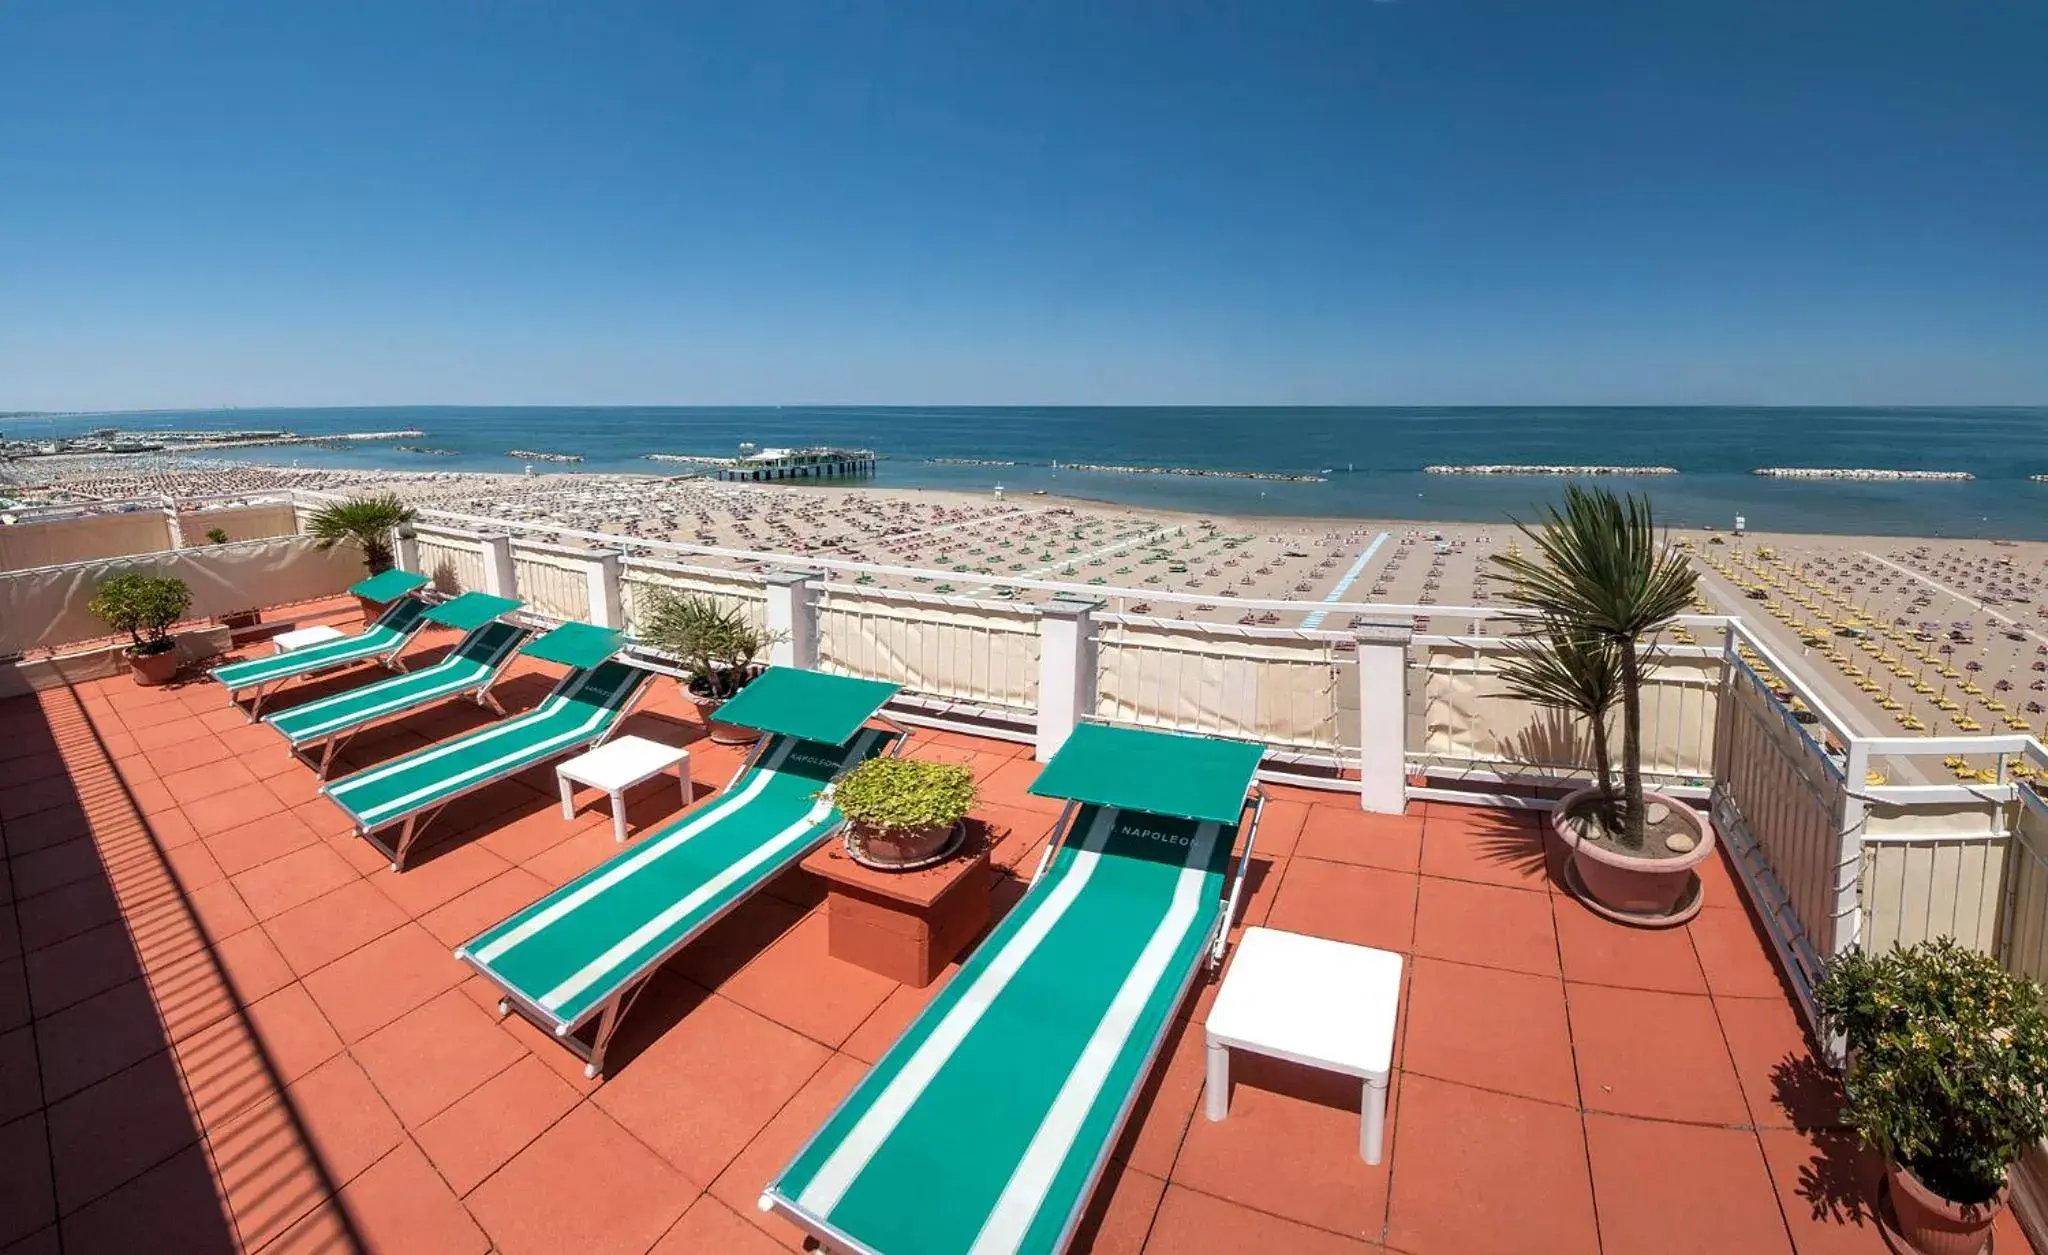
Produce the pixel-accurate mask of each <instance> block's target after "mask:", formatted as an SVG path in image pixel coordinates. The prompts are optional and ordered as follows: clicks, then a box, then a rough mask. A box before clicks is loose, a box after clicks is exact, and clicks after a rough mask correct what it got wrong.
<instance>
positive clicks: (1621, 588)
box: [1493, 485, 1699, 850]
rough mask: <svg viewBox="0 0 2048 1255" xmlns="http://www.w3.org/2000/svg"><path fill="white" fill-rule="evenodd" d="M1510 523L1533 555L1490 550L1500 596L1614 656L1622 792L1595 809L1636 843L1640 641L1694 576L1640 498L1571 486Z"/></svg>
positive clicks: (1686, 592)
mask: <svg viewBox="0 0 2048 1255" xmlns="http://www.w3.org/2000/svg"><path fill="white" fill-rule="evenodd" d="M1515 526H1516V527H1518V528H1520V529H1521V532H1522V534H1523V535H1525V536H1527V537H1528V538H1529V539H1530V541H1531V542H1532V543H1533V544H1534V546H1535V551H1536V552H1535V554H1534V555H1533V556H1532V555H1525V554H1520V553H1507V554H1495V555H1494V557H1493V561H1494V562H1495V563H1496V564H1498V565H1499V566H1500V567H1502V568H1503V569H1504V570H1506V571H1507V572H1508V573H1509V574H1510V575H1511V576H1512V577H1513V579H1514V586H1513V589H1512V591H1510V592H1509V593H1508V595H1507V599H1508V601H1510V602H1511V603H1513V604H1515V605H1519V606H1521V607H1523V608H1525V609H1529V610H1533V611H1535V612H1536V613H1537V614H1538V615H1539V616H1540V617H1541V618H1542V619H1543V620H1544V622H1545V624H1546V625H1563V626H1565V627H1566V628H1567V629H1568V630H1569V631H1570V632H1572V633H1583V634H1584V635H1586V636H1587V637H1590V638H1593V639H1597V640H1601V641H1605V642H1607V643H1608V644H1610V645H1611V646H1612V647H1613V649H1614V650H1615V652H1616V653H1617V655H1618V656H1619V667H1620V672H1621V713H1622V718H1621V783H1622V793H1621V796H1620V797H1618V798H1617V797H1612V796H1610V797H1609V798H1608V799H1607V801H1606V803H1605V804H1604V805H1603V806H1602V807H1601V813H1602V816H1603V818H1604V819H1605V821H1606V823H1607V827H1608V829H1609V830H1610V831H1612V832H1613V833H1615V834H1616V837H1617V839H1618V840H1619V842H1620V844H1622V845H1623V846H1626V847H1627V848H1629V849H1632V850H1640V849H1642V848H1643V755H1642V738H1643V699H1642V688H1643V676H1644V673H1645V672H1646V671H1647V670H1648V669H1649V665H1650V663H1651V660H1652V659H1651V654H1650V652H1649V651H1647V650H1646V649H1645V648H1644V646H1643V645H1642V641H1643V640H1644V638H1646V637H1649V636H1652V635H1654V634H1655V633H1656V632H1657V631H1658V630H1659V629H1660V628H1662V627H1663V626H1664V625H1665V624H1667V623H1669V622H1670V621H1671V620H1672V619H1673V618H1675V617H1677V616H1678V615H1680V614H1682V613H1684V612H1685V610H1686V608H1687V607H1688V606H1690V605H1691V604H1692V598H1693V590H1694V586H1695V585H1696V584H1697V583H1698V582H1699V576H1698V574H1697V573H1696V572H1695V571H1694V570H1693V569H1692V565H1691V564H1690V563H1689V562H1687V560H1686V558H1685V555H1684V554H1682V553H1680V552H1679V551H1678V550H1676V549H1674V548H1672V547H1671V546H1670V545H1668V544H1667V543H1665V538H1664V537H1663V536H1662V535H1660V534H1659V533H1658V531H1657V528H1656V523H1655V521H1654V519H1653V518H1652V517H1651V513H1650V502H1649V499H1648V498H1645V497H1637V496H1635V495H1633V494H1630V495H1628V496H1617V495H1616V494H1614V493H1612V492H1610V491H1608V490H1607V489H1604V488H1599V489H1586V488H1580V487H1578V486H1577V485H1573V486H1572V487H1570V488H1567V489H1566V490H1565V499H1564V508H1563V509H1562V510H1559V509H1558V508H1556V507H1554V506H1547V507H1545V508H1544V511H1543V518H1542V522H1541V524H1540V525H1539V526H1536V527H1531V526H1529V525H1527V524H1524V523H1520V522H1517V523H1516V524H1515Z"/></svg>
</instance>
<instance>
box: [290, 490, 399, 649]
mask: <svg viewBox="0 0 2048 1255" xmlns="http://www.w3.org/2000/svg"><path fill="white" fill-rule="evenodd" d="M414 513H415V511H414V510H413V508H412V507H411V506H409V505H407V504H405V503H404V502H403V501H400V500H399V499H398V494H397V493H390V492H387V493H385V494H384V495H382V496H379V497H352V498H350V499H349V500H347V501H337V502H335V503H334V504H332V505H326V506H322V507H320V509H319V511H318V512H317V513H315V514H314V515H313V517H312V519H311V520H309V521H308V523H307V530H308V531H309V532H310V533H311V534H312V536H313V538H314V539H315V540H317V541H318V542H319V547H320V548H321V549H332V548H334V547H335V546H336V545H352V546H354V547H355V548H356V549H357V550H359V551H360V552H361V553H362V555H363V565H364V566H366V567H368V568H369V570H370V574H372V575H381V574H382V573H384V572H385V571H388V570H390V569H391V562H392V550H391V533H392V532H393V531H395V530H396V529H398V528H400V527H403V526H405V525H406V524H408V523H410V522H412V520H413V516H414ZM356 600H357V601H359V602H361V603H362V608H363V618H364V620H365V621H368V620H370V619H373V618H375V617H376V616H377V614H378V613H379V612H380V611H381V610H382V609H383V607H382V606H379V605H378V604H377V603H376V602H373V601H370V600H368V599H367V598H362V597H359V598H357V599H356Z"/></svg>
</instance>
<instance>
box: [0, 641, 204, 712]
mask: <svg viewBox="0 0 2048 1255" xmlns="http://www.w3.org/2000/svg"><path fill="white" fill-rule="evenodd" d="M232 637H233V634H232V633H231V632H229V630H228V629H227V628H224V627H221V626H219V625H218V624H215V625H211V626H208V627H203V628H194V629H192V630H191V631H188V632H180V633H178V635H177V641H178V656H179V657H180V658H182V659H183V660H184V661H185V662H186V664H187V665H190V664H191V663H194V662H199V661H201V660H203V659H207V658H217V657H219V656H220V655H222V654H224V653H226V652H227V651H228V648H229V646H230V645H231V644H232V643H233V641H232ZM126 674H128V644H127V642H126V641H118V642H112V643H109V644H105V645H94V646H93V647H92V648H90V649H81V650H77V651H75V652H73V653H68V654H58V655H56V656H55V657H53V658H31V659H25V660H23V661H21V662H17V663H15V664H13V665H12V666H6V667H0V697H18V696H21V695H22V694H25V693H40V692H42V691H43V690H45V689H54V688H63V687H65V686H66V685H70V684H77V683H80V682H82V681H85V680H100V679H105V678H106V677H107V676H110V675H126ZM187 678H188V680H189V678H190V675H189V673H188V677H187Z"/></svg>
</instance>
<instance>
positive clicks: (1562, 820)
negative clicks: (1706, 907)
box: [1550, 788, 1714, 928]
mask: <svg viewBox="0 0 2048 1255" xmlns="http://www.w3.org/2000/svg"><path fill="white" fill-rule="evenodd" d="M1595 793H1596V790H1594V789H1591V788H1585V789H1578V790H1576V791H1574V792H1571V793H1568V794H1566V795H1565V796H1564V797H1563V798H1562V799H1561V800H1560V801H1559V802H1558V804H1557V808H1556V809H1555V810H1553V811H1551V812H1550V831H1551V835H1552V836H1554V837H1556V838H1557V839H1558V840H1559V841H1560V842H1562V843H1563V845H1564V848H1565V849H1566V850H1568V851H1570V852H1571V861H1570V862H1569V863H1568V864H1567V865H1566V868H1565V881H1566V884H1567V886H1568V887H1569V888H1570V889H1571V890H1572V892H1573V893H1574V894H1576V895H1578V897H1579V899H1580V900H1581V901H1583V902H1584V903H1585V904H1586V905H1587V906H1588V907H1590V908H1591V909H1592V910H1594V911H1596V912H1598V913H1599V914H1601V915H1604V916H1606V917H1607V918H1608V919H1611V920H1614V921H1616V922H1617V923H1623V924H1634V925H1636V926H1638V927H1644V928H1668V927H1670V926H1672V925H1674V924H1683V923H1685V922H1686V921H1687V920H1689V919H1691V918H1692V917H1693V916H1695V915H1697V914H1699V910H1700V906H1701V903H1702V901H1703V900H1704V898H1705V896H1706V893H1705V887H1704V886H1703V885H1702V884H1701V882H1700V878H1699V874H1698V873H1697V872H1696V871H1695V870H1694V869H1696V868H1697V867H1698V866H1699V865H1700V864H1701V863H1704V862H1706V861H1707V860H1708V859H1709V858H1712V857H1713V855H1714V825H1713V824H1711V823H1709V822H1708V821H1707V817H1706V816H1705V815H1703V814H1701V813H1700V812H1698V811H1696V810H1694V809H1692V808H1691V807H1690V806H1687V805H1686V804H1685V803H1683V802H1680V801H1678V800H1677V799H1675V798H1668V797H1665V796H1663V795H1662V794H1659V793H1653V792H1649V791H1647V790H1645V791H1644V793H1643V804H1644V805H1645V806H1648V805H1650V804H1651V803H1655V802H1661V803H1663V804H1664V805H1666V806H1668V807H1670V808H1671V813H1672V814H1674V815H1679V816H1682V817H1683V818H1684V819H1685V820H1686V821H1687V822H1688V823H1689V824H1690V825H1691V827H1692V830H1693V840H1694V844H1693V848H1692V849H1690V850H1688V851H1686V852H1685V853H1683V854H1667V855H1664V856H1663V857H1661V858H1660V857H1656V856H1654V855H1650V854H1647V853H1645V854H1639V855H1638V854H1626V853H1623V852H1621V851H1618V850H1611V849H1608V848H1607V847H1605V846H1600V845H1595V844H1593V843H1592V842H1590V841H1580V840H1579V836H1578V833H1577V832H1575V831H1574V830H1573V829H1572V827H1571V825H1570V824H1568V823H1567V822H1566V817H1567V816H1569V815H1570V814H1571V813H1572V811H1573V810H1574V809H1576V808H1577V807H1578V806H1579V805H1580V804H1581V803H1583V802H1585V801H1588V800H1590V799H1591V798H1592V797H1593V796H1594V794H1595Z"/></svg>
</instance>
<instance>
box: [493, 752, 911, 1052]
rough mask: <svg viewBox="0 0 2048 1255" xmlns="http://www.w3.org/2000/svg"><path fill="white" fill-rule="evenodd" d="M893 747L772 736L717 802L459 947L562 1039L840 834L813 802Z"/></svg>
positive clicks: (834, 818)
mask: <svg viewBox="0 0 2048 1255" xmlns="http://www.w3.org/2000/svg"><path fill="white" fill-rule="evenodd" d="M892 739H894V738H893V736H892V735H891V734H889V733H885V732H881V731H878V730H875V729H872V728H869V729H863V730H861V731H858V732H855V733H854V734H853V737H852V738H851V739H850V740H849V741H848V742H847V744H846V745H844V746H838V745H830V744H826V743H824V742H820V741H802V740H797V739H795V738H793V737H779V738H777V739H776V740H775V741H774V742H773V743H772V744H771V745H770V746H768V747H767V748H766V749H765V750H764V751H763V752H762V755H761V758H760V761H759V763H758V764H757V765H756V766H754V767H752V768H750V769H749V770H748V771H747V772H746V774H744V775H743V776H741V777H740V778H739V779H738V780H735V781H734V782H733V783H732V785H731V786H730V787H728V788H727V789H726V791H725V792H724V793H723V794H721V795H719V797H718V798H717V799H716V800H714V801H712V802H710V803H708V804H706V805H705V806H702V807H700V808H698V809H697V810H694V811H691V812H689V813H687V814H685V815H683V816H682V817H681V818H679V819H677V820H676V821H675V822H674V823H671V824H669V825H668V826H667V827H665V828H663V829H661V830H660V831H658V832H654V833H651V834H649V835H648V836H647V837H646V838H645V839H643V840H642V841H640V842H639V843H638V844H636V845H634V846H631V847H630V848H628V849H626V850H624V851H622V852H620V853H619V854H617V855H615V856H613V857H612V858H611V859H609V860H607V861H606V862H604V863H603V864H601V865H599V866H598V867H596V868H594V869H593V870H591V871H590V872H587V873H586V874H584V875H583V876H582V877H581V878H579V879H577V880H573V881H571V882H569V883H568V884H566V885H564V886H562V887H561V888H560V889H557V890H556V891H555V892H553V893H551V894H549V895H548V896H547V897H545V898H542V899H541V900H540V901H538V902H536V903H534V904H533V905H532V906H529V907H527V908H526V909H525V910H523V911H521V912H519V913H518V914H517V915H514V916H512V917H511V918H510V919H508V920H506V921H505V922H504V923H502V924H499V925H498V926H497V927H495V928H492V929H491V930H490V931H488V932H486V933H484V934H483V935H481V936H479V937H477V938H475V939H474V940H472V941H470V942H468V943H467V944H465V945H463V946H462V947H460V948H459V949H457V950H456V952H455V953H456V956H457V957H458V958H462V959H467V960H468V961H469V962H470V963H472V964H474V965H475V966H476V968H477V970H479V971H481V972H482V973H483V974H484V975H486V976H488V977H490V978H491V979H492V980H493V981H495V982H497V983H498V984H499V985H500V986H502V987H503V988H504V989H505V990H506V992H508V993H510V994H512V995H513V996H515V997H517V998H519V999H520V1000H521V1001H522V1002H524V1003H525V1004H526V1005H527V1006H529V1007H530V1008H532V1009H533V1010H534V1011H536V1012H538V1013H539V1014H540V1015H542V1016H544V1017H546V1019H547V1020H548V1021H550V1022H551V1024H552V1026H553V1027H554V1029H555V1031H556V1032H557V1033H567V1032H570V1031H572V1030H573V1029H575V1028H576V1027H577V1026H578V1025H580V1024H582V1023H583V1022H584V1021H586V1020H588V1019H589V1018H590V1017H591V1016H592V1015H594V1014H596V1013H597V1012H598V1011H600V1010H602V1009H603V1007H604V1004H605V1003H606V1002H608V1001H609V1000H610V999H611V998H612V997H613V996H614V995H615V994H617V993H618V992H619V991H620V990H622V989H626V988H629V987H631V986H632V985H633V983H634V982H636V981H637V980H639V979H640V978H641V977H642V976H644V975H645V974H646V973H647V970H648V969H649V968H651V967H653V966H655V965H656V964H658V963H660V962H661V961H662V959H663V958H665V957H666V956H668V955H669V954H671V953H673V952H674V951H675V950H676V949H677V948H678V947H680V946H681V945H682V944H683V943H684V942H686V941H687V940H688V939H689V938H690V937H692V936H694V935H695V934H696V933H697V932H698V931H699V930H701V929H703V928H704V927H706V926H707V925H709V924H710V923H711V922H712V921H714V920H716V919H718V918H719V917H720V916H721V915H724V914H725V912H726V911H727V910H728V909H730V908H731V907H732V906H733V905H734V904H736V903H738V902H741V901H744V900H745V899H746V898H748V897H750V896H752V894H753V893H754V891H755V890H756V889H759V888H760V887H761V885H762V884H763V883H765V882H766V881H768V880H769V879H771V878H772V877H774V876H775V875H776V874H777V873H779V872H781V871H782V870H783V869H784V868H786V867H788V866H789V865H790V864H792V863H794V862H795V861H796V860H797V859H799V858H802V857H803V856H804V855H805V854H807V853H809V852H810V851H811V850H812V849H813V848H815V847H816V846H817V845H818V843H819V842H821V841H823V840H824V839H825V838H826V837H827V836H828V835H829V834H830V833H831V832H832V830H833V829H834V828H836V827H838V825H839V812H838V811H837V810H835V809H833V807H832V805H831V803H830V802H827V801H823V800H821V799H819V798H818V797H817V796H816V795H817V793H818V791H819V790H821V789H823V788H824V787H825V785H826V784H827V783H829V782H830V781H831V780H832V778H833V777H834V776H836V775H838V774H839V773H840V772H841V771H844V770H845V769H846V768H848V767H851V766H852V765H854V764H855V763H858V762H860V761H861V760H862V759H865V758H869V757H872V756H873V755H875V754H877V753H879V752H881V751H882V749H883V748H884V747H886V746H887V745H888V744H889V742H890V741H891V740H892Z"/></svg>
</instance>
